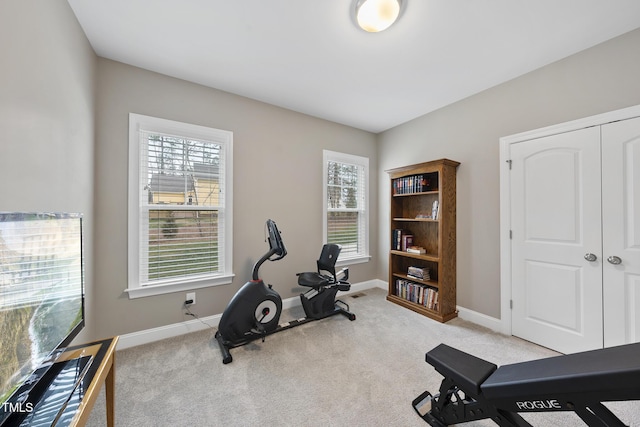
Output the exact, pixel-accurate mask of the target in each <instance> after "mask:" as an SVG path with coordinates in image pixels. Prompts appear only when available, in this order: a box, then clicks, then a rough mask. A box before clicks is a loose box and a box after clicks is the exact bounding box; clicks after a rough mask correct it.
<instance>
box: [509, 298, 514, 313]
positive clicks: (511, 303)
mask: <svg viewBox="0 0 640 427" xmlns="http://www.w3.org/2000/svg"><path fill="white" fill-rule="evenodd" d="M509 308H510V309H511V310H513V300H512V299H510V300H509Z"/></svg>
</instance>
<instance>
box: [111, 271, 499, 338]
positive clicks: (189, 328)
mask: <svg viewBox="0 0 640 427" xmlns="http://www.w3.org/2000/svg"><path fill="white" fill-rule="evenodd" d="M371 288H380V289H383V290H385V291H386V290H387V289H388V288H387V282H385V281H384V280H380V279H373V280H367V281H364V282H360V283H353V284H351V289H350V290H349V291H347V292H340V293H338V297H340V296H346V295H351V294H355V293H358V292H363V291H365V290H367V289H371ZM299 305H300V298H299V297H291V298H287V299H285V300H282V308H283V309H288V308H292V307H298V306H299ZM457 309H458V317H460V318H461V319H464V320H468V321H469V322H472V323H475V324H477V325H480V326H484V327H485V328H489V329H491V330H493V331H496V332H501V331H502V324H501V322H500V319H496V318H495V317H491V316H487V315H486V314H482V313H478V312H477V311H473V310H469V309H467V308H464V307H457ZM221 317H222V313H220V314H214V315H213V316H207V317H201V318H200V319H193V320H187V321H185V322H180V323H174V324H172V325H166V326H160V327H158V328H152V329H146V330H144V331H138V332H132V333H130V334H124V335H121V336H120V340H119V341H118V350H124V349H125V348H130V347H136V346H139V345H142V344H148V343H151V342H154V341H159V340H163V339H166V338H172V337H177V336H180V335H184V334H188V333H190V332H197V331H202V330H204V329H207V328H208V327H213V328H215V327H217V326H218V324H219V323H220V318H221Z"/></svg>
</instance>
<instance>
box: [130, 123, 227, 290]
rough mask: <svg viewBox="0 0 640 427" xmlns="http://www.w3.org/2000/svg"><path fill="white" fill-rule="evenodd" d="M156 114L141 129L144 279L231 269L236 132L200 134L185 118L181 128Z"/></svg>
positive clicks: (180, 278)
mask: <svg viewBox="0 0 640 427" xmlns="http://www.w3.org/2000/svg"><path fill="white" fill-rule="evenodd" d="M156 120H157V121H159V122H157V121H154V120H151V121H150V122H149V123H144V121H143V123H140V125H139V126H138V127H137V129H136V131H135V133H136V134H137V138H138V168H137V169H138V174H137V184H136V189H135V192H136V193H137V200H136V205H137V224H138V228H137V239H135V240H136V241H137V249H138V250H137V253H138V257H137V258H138V259H137V260H136V261H137V274H136V276H137V277H136V282H137V285H138V286H140V287H144V286H149V285H162V284H173V283H180V282H189V281H193V280H202V279H207V278H211V277H216V276H220V275H224V274H226V273H228V272H227V270H229V269H230V260H227V259H226V258H227V256H230V250H228V245H229V241H228V240H230V236H229V233H227V232H226V230H227V229H228V227H227V224H226V222H227V220H228V213H229V212H228V200H229V194H227V193H228V191H229V184H230V182H229V179H228V176H229V175H228V173H227V168H228V167H229V165H228V163H229V161H230V160H229V153H230V141H229V140H228V139H227V138H229V137H230V132H226V131H217V130H216V129H210V130H211V131H212V132H211V134H209V135H206V134H204V135H200V136H199V135H197V134H196V135H194V132H193V131H191V130H190V129H189V127H190V126H191V125H186V124H182V125H183V126H184V129H183V131H182V132H180V129H172V128H171V127H167V126H163V124H164V123H163V122H164V121H162V120H160V119H156ZM171 123H173V124H174V125H175V122H171ZM198 128H199V127H198ZM130 280H131V275H130ZM130 287H131V283H130Z"/></svg>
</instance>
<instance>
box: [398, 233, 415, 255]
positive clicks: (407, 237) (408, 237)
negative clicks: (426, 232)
mask: <svg viewBox="0 0 640 427" xmlns="http://www.w3.org/2000/svg"><path fill="white" fill-rule="evenodd" d="M411 246H413V234H403V235H402V243H401V245H400V250H401V251H406V250H407V248H410V247H411Z"/></svg>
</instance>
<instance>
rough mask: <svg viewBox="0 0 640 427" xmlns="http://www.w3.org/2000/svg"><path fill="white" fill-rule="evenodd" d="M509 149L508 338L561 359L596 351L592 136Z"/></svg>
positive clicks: (595, 145) (585, 132)
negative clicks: (551, 351)
mask: <svg viewBox="0 0 640 427" xmlns="http://www.w3.org/2000/svg"><path fill="white" fill-rule="evenodd" d="M510 151H511V152H510V155H511V160H512V170H511V190H510V192H511V194H510V196H511V227H512V231H513V237H512V245H511V248H512V300H513V309H512V333H513V335H516V336H519V337H521V338H524V339H526V340H530V341H533V342H535V343H538V344H540V345H543V346H546V347H549V348H552V349H555V350H558V351H560V352H563V353H572V352H577V351H585V350H591V349H595V348H601V347H602V345H603V325H602V275H601V274H600V271H601V269H602V256H601V249H602V241H601V194H600V190H601V175H600V170H601V169H600V130H599V128H597V127H594V128H586V129H582V130H579V131H575V132H568V133H563V134H558V135H553V136H548V137H544V138H539V139H536V140H532V141H526V142H524V143H517V144H512V145H511V147H510ZM587 253H593V254H594V255H596V257H597V259H596V260H595V261H592V262H589V261H587V260H586V259H585V258H584V257H585V254H587Z"/></svg>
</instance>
